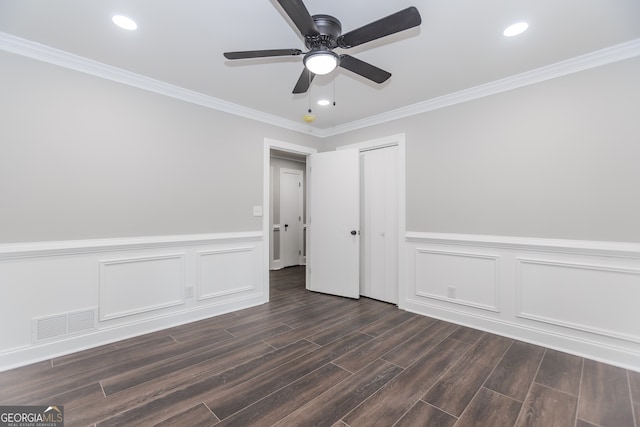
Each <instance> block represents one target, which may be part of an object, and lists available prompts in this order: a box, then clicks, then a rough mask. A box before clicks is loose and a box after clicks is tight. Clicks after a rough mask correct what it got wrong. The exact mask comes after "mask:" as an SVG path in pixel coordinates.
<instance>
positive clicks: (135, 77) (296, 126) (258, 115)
mask: <svg viewBox="0 0 640 427" xmlns="http://www.w3.org/2000/svg"><path fill="white" fill-rule="evenodd" d="M0 50H4V51H7V52H10V53H14V54H17V55H21V56H25V57H28V58H31V59H35V60H38V61H43V62H47V63H49V64H53V65H58V66H61V67H64V68H68V69H71V70H74V71H79V72H81V73H85V74H89V75H92V76H96V77H100V78H103V79H107V80H111V81H114V82H117V83H122V84H125V85H128V86H132V87H135V88H138V89H142V90H146V91H149V92H154V93H157V94H160V95H165V96H168V97H171V98H175V99H179V100H181V101H185V102H189V103H192V104H196V105H200V106H202V107H206V108H211V109H213V110H218V111H222V112H225V113H229V114H234V115H236V116H240V117H245V118H248V119H252V120H256V121H259V122H263V123H267V124H270V125H274V126H278V127H281V128H285V129H290V130H293V131H296V132H301V133H306V134H311V135H315V132H313V131H311V130H310V129H309V126H308V125H305V124H301V123H298V122H294V121H292V120H287V119H283V118H282V117H279V116H276V115H273V114H269V113H265V112H262V111H258V110H254V109H252V108H248V107H244V106H242V105H238V104H234V103H232V102H228V101H224V100H222V99H218V98H214V97H212V96H209V95H204V94H202V93H200V92H196V91H193V90H189V89H185V88H183V87H180V86H176V85H172V84H170V83H166V82H163V81H160V80H155V79H152V78H150V77H147V76H144V75H141V74H136V73H133V72H131V71H127V70H123V69H121V68H117V67H113V66H111V65H107V64H103V63H101V62H97V61H93V60H91V59H87V58H85V57H82V56H79V55H74V54H72V53H69V52H66V51H63V50H60V49H55V48H52V47H49V46H46V45H43V44H40V43H36V42H33V41H31V40H27V39H23V38H20V37H16V36H13V35H11V34H7V33H3V32H0Z"/></svg>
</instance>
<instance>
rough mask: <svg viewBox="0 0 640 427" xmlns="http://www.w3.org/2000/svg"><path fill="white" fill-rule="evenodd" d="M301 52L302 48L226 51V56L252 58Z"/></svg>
mask: <svg viewBox="0 0 640 427" xmlns="http://www.w3.org/2000/svg"><path fill="white" fill-rule="evenodd" d="M301 53H302V51H301V50H300V49H271V50H246V51H243V52H225V53H224V57H225V58H227V59H250V58H267V57H270V56H297V55H300V54H301Z"/></svg>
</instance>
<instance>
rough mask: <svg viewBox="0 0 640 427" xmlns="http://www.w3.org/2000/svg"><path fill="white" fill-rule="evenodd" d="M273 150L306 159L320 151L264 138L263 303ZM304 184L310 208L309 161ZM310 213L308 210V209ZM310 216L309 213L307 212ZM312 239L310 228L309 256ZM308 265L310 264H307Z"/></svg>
mask: <svg viewBox="0 0 640 427" xmlns="http://www.w3.org/2000/svg"><path fill="white" fill-rule="evenodd" d="M271 149H275V150H279V151H286V152H289V153H295V154H302V155H304V156H306V157H309V156H310V155H311V154H314V153H317V152H318V150H317V149H316V148H312V147H307V146H304V145H297V144H292V143H289V142H284V141H278V140H275V139H271V138H264V144H263V151H262V206H263V209H262V236H263V241H264V245H263V252H264V253H263V257H262V259H263V263H262V264H263V265H262V274H263V277H262V283H263V286H264V292H263V300H262V301H263V302H265V303H266V302H269V259H270V256H269V248H270V247H271V233H270V226H269V223H270V216H271V212H270V208H271V203H270V200H269V196H270V194H271V192H270V182H271V176H270V174H271ZM305 181H306V182H305V183H304V195H305V196H304V197H306V199H307V206H309V191H308V189H309V181H310V178H309V162H308V161H307V179H306V180H305ZM307 211H308V209H307ZM307 215H308V212H307ZM304 223H305V224H308V221H307V218H304ZM310 238H311V233H310V230H309V228H307V242H306V249H307V250H306V253H307V255H308V254H309V250H308V249H309V239H310ZM307 265H308V263H307ZM307 270H308V269H307Z"/></svg>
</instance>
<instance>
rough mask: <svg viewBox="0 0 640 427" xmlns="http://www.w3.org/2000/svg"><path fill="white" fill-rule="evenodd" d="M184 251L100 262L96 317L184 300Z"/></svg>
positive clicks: (124, 314)
mask: <svg viewBox="0 0 640 427" xmlns="http://www.w3.org/2000/svg"><path fill="white" fill-rule="evenodd" d="M185 255H186V254H184V253H179V254H174V255H158V256H153V257H143V258H137V257H136V258H123V259H115V260H109V261H101V262H100V305H99V314H100V321H105V320H110V319H116V318H118V317H126V316H131V315H132V314H138V313H145V312H147V311H153V310H158V309H161V308H167V307H173V306H175V305H180V304H184V302H185V301H184V298H183V292H182V291H183V289H184V280H185V275H184V259H185Z"/></svg>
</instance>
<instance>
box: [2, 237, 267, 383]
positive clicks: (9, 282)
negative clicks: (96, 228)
mask: <svg viewBox="0 0 640 427" xmlns="http://www.w3.org/2000/svg"><path fill="white" fill-rule="evenodd" d="M263 245H264V242H263V236H262V232H242V233H221V234H207V235H188V236H165V237H147V238H144V237H143V238H124V239H100V240H84V241H69V242H43V243H27V244H11V245H0V285H1V288H2V298H0V322H1V323H2V324H3V325H11V328H6V327H5V328H2V336H1V337H0V371H2V370H6V369H10V368H13V367H17V366H22V365H26V364H29V363H33V362H36V361H39V360H44V359H48V358H51V357H56V356H60V355H64V354H68V353H72V352H74V351H79V350H83V349H86V348H91V347H95V346H98V345H102V344H106V343H109V342H114V341H118V340H121V339H125V338H129V337H132V336H136V335H141V334H144V333H148V332H152V331H156V330H160V329H164V328H168V327H171V326H175V325H179V324H184V323H189V322H192V321H196V320H200V319H204V318H208V317H211V316H216V315H219V314H223V313H227V312H230V311H235V310H239V309H242V308H246V307H250V306H254V305H258V304H262V303H264V302H266V300H267V298H268V292H267V291H268V290H267V289H266V286H267V276H266V275H265V273H264V272H263V271H262V270H263V260H264V247H263ZM79 316H80V317H79Z"/></svg>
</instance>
